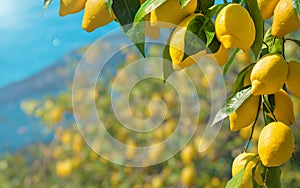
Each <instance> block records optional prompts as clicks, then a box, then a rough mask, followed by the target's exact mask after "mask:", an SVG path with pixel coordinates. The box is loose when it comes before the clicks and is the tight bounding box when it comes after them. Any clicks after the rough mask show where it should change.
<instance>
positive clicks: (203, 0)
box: [198, 0, 215, 13]
mask: <svg viewBox="0 0 300 188" xmlns="http://www.w3.org/2000/svg"><path fill="white" fill-rule="evenodd" d="M214 4H215V1H214V0H198V5H199V6H200V9H201V10H202V12H203V13H206V12H207V11H208V9H209V8H210V7H212V6H213V5H214Z"/></svg>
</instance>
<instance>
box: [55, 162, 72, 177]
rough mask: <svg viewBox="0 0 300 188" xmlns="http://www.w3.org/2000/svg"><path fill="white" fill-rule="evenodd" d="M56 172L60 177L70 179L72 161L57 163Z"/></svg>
mask: <svg viewBox="0 0 300 188" xmlns="http://www.w3.org/2000/svg"><path fill="white" fill-rule="evenodd" d="M55 172H56V174H57V176H58V177H61V178H65V177H68V176H69V175H70V174H71V172H72V161H71V160H68V159H66V160H64V161H59V162H57V163H56V166H55Z"/></svg>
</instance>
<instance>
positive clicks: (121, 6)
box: [112, 0, 140, 33]
mask: <svg viewBox="0 0 300 188" xmlns="http://www.w3.org/2000/svg"><path fill="white" fill-rule="evenodd" d="M112 8H113V11H114V13H115V15H116V17H117V20H118V22H119V23H120V25H121V26H122V28H123V30H124V32H125V33H126V32H127V31H128V30H129V29H131V28H132V26H133V21H134V17H135V15H136V13H137V12H138V10H139V8H140V0H114V1H113V4H112Z"/></svg>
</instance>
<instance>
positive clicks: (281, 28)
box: [272, 0, 300, 38]
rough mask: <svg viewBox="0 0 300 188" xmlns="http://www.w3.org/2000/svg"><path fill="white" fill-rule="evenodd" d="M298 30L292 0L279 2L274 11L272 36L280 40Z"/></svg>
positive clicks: (298, 25) (297, 20)
mask: <svg viewBox="0 0 300 188" xmlns="http://www.w3.org/2000/svg"><path fill="white" fill-rule="evenodd" d="M299 28H300V20H299V18H298V16H297V14H296V12H295V9H294V7H293V3H292V0H280V1H279V2H278V4H277V6H276V8H275V10H274V17H273V24H272V35H274V36H276V37H277V38H282V37H283V36H285V35H286V34H288V33H291V32H294V31H296V30H297V29H299Z"/></svg>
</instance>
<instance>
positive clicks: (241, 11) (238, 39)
mask: <svg viewBox="0 0 300 188" xmlns="http://www.w3.org/2000/svg"><path fill="white" fill-rule="evenodd" d="M215 26H216V36H217V38H218V39H219V41H220V42H221V43H222V44H223V45H224V47H225V48H226V49H230V48H240V49H242V50H243V51H245V52H247V51H249V49H250V47H251V45H252V44H253V42H254V40H255V26H254V22H253V20H252V18H251V16H250V14H249V13H248V11H247V10H246V9H245V8H244V7H242V6H241V5H239V4H235V3H234V4H229V5H227V6H226V7H225V8H223V9H222V10H221V11H220V13H219V14H218V16H217V18H216V22H215Z"/></svg>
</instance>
